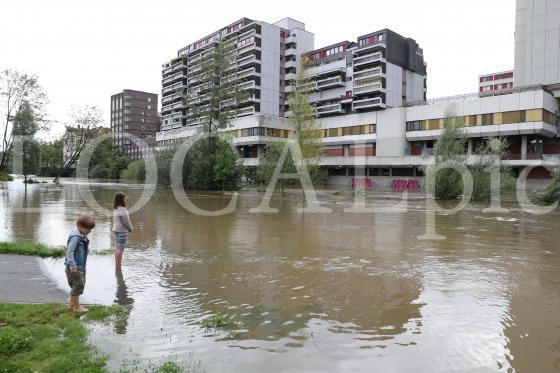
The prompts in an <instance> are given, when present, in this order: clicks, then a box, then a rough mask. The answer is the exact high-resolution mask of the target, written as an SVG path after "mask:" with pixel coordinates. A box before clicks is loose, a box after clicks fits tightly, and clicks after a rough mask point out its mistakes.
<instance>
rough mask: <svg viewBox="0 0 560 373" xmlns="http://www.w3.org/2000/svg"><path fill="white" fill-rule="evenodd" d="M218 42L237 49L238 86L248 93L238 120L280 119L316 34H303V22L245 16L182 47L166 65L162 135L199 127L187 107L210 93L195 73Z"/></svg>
mask: <svg viewBox="0 0 560 373" xmlns="http://www.w3.org/2000/svg"><path fill="white" fill-rule="evenodd" d="M218 42H223V43H232V45H233V46H234V49H235V56H234V58H233V59H234V61H235V67H236V69H237V76H236V79H238V80H239V87H240V88H242V89H245V90H247V91H248V92H250V95H249V96H250V97H249V99H248V100H247V101H246V102H244V103H243V104H242V105H240V107H239V110H238V116H247V115H253V114H265V115H273V116H280V117H282V116H284V106H285V88H286V86H287V85H288V83H287V82H289V81H290V80H292V79H295V77H296V69H297V66H299V64H300V59H301V55H302V54H303V53H304V52H305V51H309V50H312V49H313V48H314V35H313V34H312V33H310V32H308V31H306V30H305V24H303V23H302V22H299V21H296V20H294V19H291V18H285V19H283V20H280V21H278V22H276V23H273V24H270V23H267V22H262V21H255V20H251V19H248V18H242V19H240V20H238V21H236V22H234V23H232V24H230V25H227V26H225V27H223V28H221V29H219V30H217V31H215V32H213V33H212V34H210V35H207V36H206V37H204V38H202V39H199V40H197V41H195V42H194V43H192V44H189V45H188V46H186V47H184V48H181V49H179V51H178V52H177V56H176V57H175V58H173V59H172V60H171V61H169V62H167V63H165V64H163V66H162V68H163V70H162V87H163V88H162V110H161V114H162V128H161V129H162V131H166V130H172V129H178V128H181V127H185V126H194V125H198V124H200V123H199V121H200V118H196V116H194V115H193V113H192V111H191V110H189V105H192V104H194V103H196V104H203V103H204V102H206V101H209V100H210V95H209V94H208V93H207V92H205V89H204V82H201V81H200V79H199V78H198V76H197V74H196V73H197V72H199V71H200V70H201V60H202V59H203V57H204V56H205V55H207V54H208V53H211V48H213V46H214V45H215V44H216V43H218ZM184 97H188V98H189V101H185V100H184Z"/></svg>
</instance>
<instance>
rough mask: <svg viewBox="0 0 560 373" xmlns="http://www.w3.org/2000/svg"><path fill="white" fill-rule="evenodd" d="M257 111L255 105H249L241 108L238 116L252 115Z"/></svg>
mask: <svg viewBox="0 0 560 373" xmlns="http://www.w3.org/2000/svg"><path fill="white" fill-rule="evenodd" d="M254 113H255V108H254V107H253V106H247V107H244V108H241V109H239V110H238V111H237V116H238V117H244V116H246V115H252V114H254Z"/></svg>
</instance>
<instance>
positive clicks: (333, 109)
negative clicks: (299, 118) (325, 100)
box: [316, 102, 343, 115]
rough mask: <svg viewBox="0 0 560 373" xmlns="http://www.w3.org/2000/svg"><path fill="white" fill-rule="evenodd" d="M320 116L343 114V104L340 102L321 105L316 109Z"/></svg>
mask: <svg viewBox="0 0 560 373" xmlns="http://www.w3.org/2000/svg"><path fill="white" fill-rule="evenodd" d="M316 112H317V114H318V115H323V114H332V113H342V112H343V109H342V104H341V103H340V102H337V103H334V104H326V105H319V106H317V108H316Z"/></svg>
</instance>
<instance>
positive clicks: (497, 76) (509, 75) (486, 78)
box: [480, 72, 513, 83]
mask: <svg viewBox="0 0 560 373" xmlns="http://www.w3.org/2000/svg"><path fill="white" fill-rule="evenodd" d="M511 78H513V72H509V73H503V74H495V75H488V76H481V77H480V82H481V83H484V82H491V81H494V80H500V79H511Z"/></svg>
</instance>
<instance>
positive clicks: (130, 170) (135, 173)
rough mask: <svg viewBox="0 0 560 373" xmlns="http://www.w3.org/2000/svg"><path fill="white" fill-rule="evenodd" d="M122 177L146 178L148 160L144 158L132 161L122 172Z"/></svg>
mask: <svg viewBox="0 0 560 373" xmlns="http://www.w3.org/2000/svg"><path fill="white" fill-rule="evenodd" d="M121 179H127V180H145V179H146V162H145V161H144V160H143V159H139V160H136V161H132V162H130V163H129V164H128V166H127V167H126V169H125V170H123V171H122V172H121Z"/></svg>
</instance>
